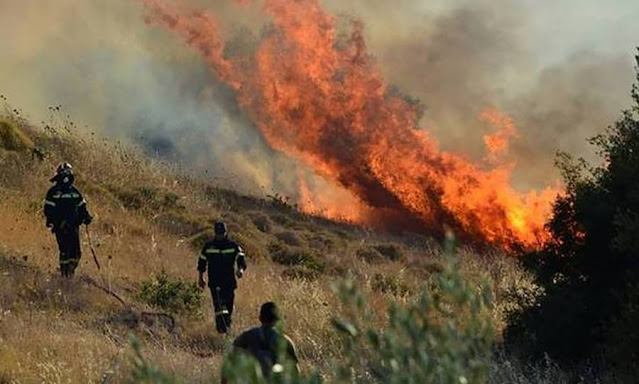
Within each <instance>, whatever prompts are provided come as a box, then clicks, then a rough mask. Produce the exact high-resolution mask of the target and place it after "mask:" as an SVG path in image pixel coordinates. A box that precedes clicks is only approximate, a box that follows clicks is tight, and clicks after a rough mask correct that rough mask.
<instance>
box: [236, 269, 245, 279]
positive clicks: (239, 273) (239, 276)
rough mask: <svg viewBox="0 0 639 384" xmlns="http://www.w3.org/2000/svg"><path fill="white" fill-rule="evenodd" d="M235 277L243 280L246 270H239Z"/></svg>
mask: <svg viewBox="0 0 639 384" xmlns="http://www.w3.org/2000/svg"><path fill="white" fill-rule="evenodd" d="M235 276H237V278H238V279H241V278H242V276H244V270H243V269H238V270H237V271H236V272H235Z"/></svg>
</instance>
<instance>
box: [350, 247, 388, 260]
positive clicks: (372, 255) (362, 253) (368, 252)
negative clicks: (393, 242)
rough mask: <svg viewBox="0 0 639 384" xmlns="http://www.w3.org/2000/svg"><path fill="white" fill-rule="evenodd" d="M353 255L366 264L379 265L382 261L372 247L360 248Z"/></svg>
mask: <svg viewBox="0 0 639 384" xmlns="http://www.w3.org/2000/svg"><path fill="white" fill-rule="evenodd" d="M355 254H356V255H357V257H358V258H359V259H361V260H364V261H365V262H367V263H379V262H381V261H383V260H384V256H382V254H381V253H379V251H378V250H377V249H375V248H373V247H368V246H367V247H362V248H359V249H358V250H357V251H356V252H355Z"/></svg>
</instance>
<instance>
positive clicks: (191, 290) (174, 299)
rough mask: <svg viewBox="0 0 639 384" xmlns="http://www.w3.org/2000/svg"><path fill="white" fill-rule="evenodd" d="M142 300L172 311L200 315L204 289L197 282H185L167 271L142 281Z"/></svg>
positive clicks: (140, 293) (140, 294) (140, 290)
mask: <svg viewBox="0 0 639 384" xmlns="http://www.w3.org/2000/svg"><path fill="white" fill-rule="evenodd" d="M138 297H139V299H140V300H142V301H144V302H145V303H147V304H149V305H151V306H154V307H157V308H160V309H162V310H165V311H168V312H171V313H183V314H187V315H199V314H200V309H201V304H202V291H201V290H200V288H199V287H198V286H197V284H195V283H190V282H184V281H182V280H181V279H178V278H175V277H172V276H169V275H168V274H166V273H165V272H162V273H160V274H159V275H155V276H153V277H152V278H151V279H149V280H144V281H142V283H140V289H139V293H138Z"/></svg>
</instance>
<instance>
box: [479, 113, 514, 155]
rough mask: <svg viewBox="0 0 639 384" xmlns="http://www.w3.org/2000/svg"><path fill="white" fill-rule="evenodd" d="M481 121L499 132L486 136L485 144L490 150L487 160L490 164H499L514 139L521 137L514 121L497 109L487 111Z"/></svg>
mask: <svg viewBox="0 0 639 384" xmlns="http://www.w3.org/2000/svg"><path fill="white" fill-rule="evenodd" d="M481 119H482V120H483V121H485V122H487V123H489V124H491V125H492V126H493V127H494V128H495V130H496V131H497V132H495V133H494V134H492V135H485V136H484V144H485V145H486V149H487V150H488V156H487V160H488V162H490V163H493V164H494V163H498V162H499V160H500V159H501V158H502V157H503V156H504V155H505V154H506V153H507V152H508V146H509V144H510V140H511V139H512V138H516V137H518V136H519V134H518V133H517V128H516V127H515V123H514V122H513V120H512V119H511V118H510V117H508V116H505V115H503V114H502V113H501V112H499V111H497V110H495V109H487V110H485V111H484V112H483V113H482V115H481Z"/></svg>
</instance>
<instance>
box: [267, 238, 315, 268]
mask: <svg viewBox="0 0 639 384" xmlns="http://www.w3.org/2000/svg"><path fill="white" fill-rule="evenodd" d="M269 253H270V254H271V259H272V260H273V261H275V262H276V263H279V264H282V265H286V266H301V267H305V268H307V269H309V270H312V271H317V272H320V273H322V272H324V271H325V270H326V263H325V262H324V261H323V260H320V259H319V258H318V257H317V256H315V255H314V254H313V253H312V252H311V251H310V250H307V249H303V248H299V247H289V246H287V245H286V244H282V243H279V242H277V243H272V244H271V245H269Z"/></svg>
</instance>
